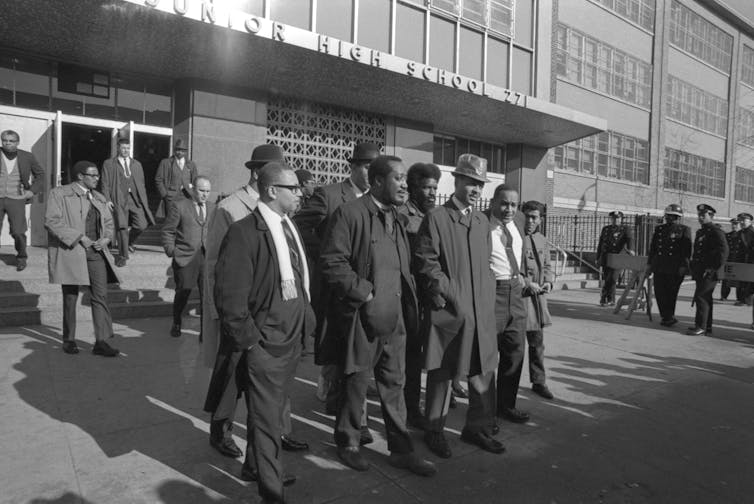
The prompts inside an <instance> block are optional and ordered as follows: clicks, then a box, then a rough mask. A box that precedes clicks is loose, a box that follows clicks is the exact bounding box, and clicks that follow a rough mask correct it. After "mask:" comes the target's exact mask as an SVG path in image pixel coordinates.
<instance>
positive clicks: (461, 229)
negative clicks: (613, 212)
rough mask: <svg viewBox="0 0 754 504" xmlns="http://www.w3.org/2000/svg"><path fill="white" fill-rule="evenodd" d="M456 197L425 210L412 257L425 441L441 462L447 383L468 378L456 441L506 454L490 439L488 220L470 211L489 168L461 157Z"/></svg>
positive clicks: (492, 348) (493, 348) (493, 347)
mask: <svg viewBox="0 0 754 504" xmlns="http://www.w3.org/2000/svg"><path fill="white" fill-rule="evenodd" d="M452 174H453V176H454V177H455V191H454V192H453V196H452V197H451V198H450V199H449V200H448V201H447V202H446V203H445V204H444V205H442V206H439V207H435V208H433V209H432V210H430V211H429V212H428V213H427V215H426V217H425V218H424V221H423V222H422V225H421V227H420V228H419V238H418V244H417V247H416V252H415V254H414V266H415V268H414V272H415V275H416V281H417V284H418V286H419V290H420V292H422V294H423V296H424V299H423V302H424V303H425V306H426V307H427V310H428V315H427V317H426V318H425V320H424V324H425V330H426V331H427V333H426V334H427V339H426V342H425V345H426V348H425V355H426V358H425V365H426V368H427V407H426V409H427V411H426V417H427V428H426V430H425V432H424V441H425V442H426V443H427V446H428V447H429V449H430V450H432V452H433V453H435V454H436V455H437V456H439V457H443V458H449V457H450V456H451V455H452V452H451V450H450V446H448V442H447V440H446V439H445V434H444V433H443V429H444V427H445V420H446V418H447V415H448V408H449V406H450V394H451V383H452V381H453V378H459V379H460V378H468V383H469V408H468V410H467V412H466V425H465V426H464V428H463V431H462V433H461V440H463V441H465V442H467V443H470V444H475V445H477V446H479V447H481V448H482V449H484V450H486V451H489V452H492V453H502V452H503V451H505V448H504V447H503V445H502V443H500V442H499V441H498V440H496V439H494V438H493V437H492V432H491V427H492V425H493V423H494V418H493V414H494V412H493V408H494V404H495V388H494V385H493V383H492V381H493V379H494V376H495V368H496V366H497V344H496V342H495V297H494V296H495V280H494V278H493V276H492V273H491V271H490V255H491V253H492V244H491V242H490V223H489V219H487V217H486V216H485V215H484V214H483V213H482V212H480V211H478V210H475V209H474V205H475V204H476V203H477V202H478V201H479V198H480V197H481V196H482V188H483V187H484V184H485V182H489V181H488V180H487V160H486V159H483V158H480V157H479V156H475V155H473V154H461V155H460V156H459V158H458V163H457V164H456V169H455V170H454V171H453V173H452Z"/></svg>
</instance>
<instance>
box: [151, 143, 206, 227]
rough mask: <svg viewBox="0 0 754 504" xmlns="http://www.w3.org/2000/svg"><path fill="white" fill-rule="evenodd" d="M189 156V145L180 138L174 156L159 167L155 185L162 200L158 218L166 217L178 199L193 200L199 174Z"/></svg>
mask: <svg viewBox="0 0 754 504" xmlns="http://www.w3.org/2000/svg"><path fill="white" fill-rule="evenodd" d="M187 155H188V144H187V143H186V141H185V140H183V139H182V138H179V139H177V140H176V141H175V144H174V145H173V155H172V156H170V157H169V158H165V159H163V160H162V161H160V165H159V166H158V167H157V172H155V175H154V183H155V185H156V186H157V191H158V192H159V193H160V198H162V200H161V201H160V206H159V207H158V208H157V216H158V217H163V216H166V215H167V213H168V207H169V206H170V203H171V202H173V201H174V200H176V199H177V198H185V199H191V188H192V185H193V182H194V179H195V178H196V176H197V175H199V172H198V171H197V168H196V163H194V162H193V161H191V160H190V159H188V158H187V157H186V156H187Z"/></svg>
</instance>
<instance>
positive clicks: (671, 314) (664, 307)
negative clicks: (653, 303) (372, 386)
mask: <svg viewBox="0 0 754 504" xmlns="http://www.w3.org/2000/svg"><path fill="white" fill-rule="evenodd" d="M653 283H654V290H655V299H656V300H657V309H658V310H659V311H660V319H662V320H663V321H665V322H667V321H670V320H673V319H674V318H675V306H676V302H677V301H678V291H679V290H680V288H681V283H683V276H681V275H672V274H667V273H654V282H653Z"/></svg>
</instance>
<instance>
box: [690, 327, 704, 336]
mask: <svg viewBox="0 0 754 504" xmlns="http://www.w3.org/2000/svg"><path fill="white" fill-rule="evenodd" d="M705 332H706V331H705V330H704V329H702V328H701V327H689V329H688V331H686V334H688V335H689V336H703V335H704V333H705Z"/></svg>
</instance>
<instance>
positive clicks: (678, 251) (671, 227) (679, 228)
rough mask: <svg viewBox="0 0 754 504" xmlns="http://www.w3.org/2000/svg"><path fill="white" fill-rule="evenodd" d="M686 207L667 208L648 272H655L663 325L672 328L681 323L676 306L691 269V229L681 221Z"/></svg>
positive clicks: (651, 250) (654, 240) (654, 237)
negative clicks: (685, 278) (676, 315)
mask: <svg viewBox="0 0 754 504" xmlns="http://www.w3.org/2000/svg"><path fill="white" fill-rule="evenodd" d="M681 217H683V208H681V205H678V204H675V203H674V204H671V205H668V206H667V207H666V208H665V224H660V225H659V226H657V227H656V228H655V231H654V234H653V235H652V241H651V242H650V244H649V257H648V258H647V273H648V274H649V273H651V274H653V275H654V282H653V283H654V291H655V299H656V300H657V308H658V309H659V310H660V325H661V326H664V327H671V326H673V325H675V324H676V323H677V322H678V319H676V318H675V305H676V301H677V300H678V290H679V289H680V288H681V283H683V277H684V276H685V275H686V274H687V273H688V270H689V258H690V257H691V228H689V227H688V226H685V225H683V224H681V222H680V221H681Z"/></svg>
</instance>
